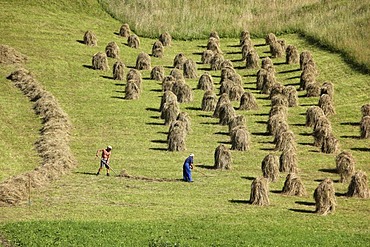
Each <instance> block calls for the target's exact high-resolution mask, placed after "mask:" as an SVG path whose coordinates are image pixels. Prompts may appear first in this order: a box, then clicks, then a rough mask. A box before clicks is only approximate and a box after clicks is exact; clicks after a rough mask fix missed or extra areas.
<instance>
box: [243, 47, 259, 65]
mask: <svg viewBox="0 0 370 247" xmlns="http://www.w3.org/2000/svg"><path fill="white" fill-rule="evenodd" d="M259 63H260V57H259V56H258V53H257V52H256V51H255V50H251V51H250V52H248V54H247V58H246V64H245V65H246V68H247V69H254V68H258V67H259Z"/></svg>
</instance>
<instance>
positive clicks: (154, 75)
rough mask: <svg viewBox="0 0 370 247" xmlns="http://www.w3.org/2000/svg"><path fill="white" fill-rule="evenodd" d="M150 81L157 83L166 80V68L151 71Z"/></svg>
mask: <svg viewBox="0 0 370 247" xmlns="http://www.w3.org/2000/svg"><path fill="white" fill-rule="evenodd" d="M150 79H151V80H155V81H163V79H164V67H163V66H154V67H153V69H152V71H150Z"/></svg>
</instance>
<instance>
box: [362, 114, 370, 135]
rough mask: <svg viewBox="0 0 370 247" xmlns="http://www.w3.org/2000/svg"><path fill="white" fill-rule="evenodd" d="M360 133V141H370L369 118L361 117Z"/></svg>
mask: <svg viewBox="0 0 370 247" xmlns="http://www.w3.org/2000/svg"><path fill="white" fill-rule="evenodd" d="M360 132H361V135H360V138H361V139H370V116H365V117H362V119H361V123H360Z"/></svg>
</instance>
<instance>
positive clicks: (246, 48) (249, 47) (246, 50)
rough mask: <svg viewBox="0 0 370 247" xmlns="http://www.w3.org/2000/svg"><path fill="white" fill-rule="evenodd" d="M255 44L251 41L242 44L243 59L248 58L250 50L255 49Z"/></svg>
mask: <svg viewBox="0 0 370 247" xmlns="http://www.w3.org/2000/svg"><path fill="white" fill-rule="evenodd" d="M253 49H254V48H253V46H252V44H251V43H246V44H244V45H243V46H242V60H243V61H245V60H246V59H247V55H248V53H249V52H251V51H253Z"/></svg>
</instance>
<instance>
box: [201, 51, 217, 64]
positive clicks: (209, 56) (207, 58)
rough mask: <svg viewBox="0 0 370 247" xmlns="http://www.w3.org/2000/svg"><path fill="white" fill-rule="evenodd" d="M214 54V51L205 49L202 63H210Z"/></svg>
mask: <svg viewBox="0 0 370 247" xmlns="http://www.w3.org/2000/svg"><path fill="white" fill-rule="evenodd" d="M213 55H214V53H213V51H211V50H205V51H204V52H203V53H202V57H201V63H202V64H210V63H211V61H212V58H213Z"/></svg>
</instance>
